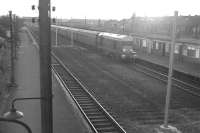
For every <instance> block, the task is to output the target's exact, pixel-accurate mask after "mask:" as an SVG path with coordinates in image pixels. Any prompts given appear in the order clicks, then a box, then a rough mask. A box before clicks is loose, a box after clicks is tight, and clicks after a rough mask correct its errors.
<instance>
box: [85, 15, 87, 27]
mask: <svg viewBox="0 0 200 133" xmlns="http://www.w3.org/2000/svg"><path fill="white" fill-rule="evenodd" d="M86 21H87V20H86V16H85V27H86V23H87V22H86Z"/></svg>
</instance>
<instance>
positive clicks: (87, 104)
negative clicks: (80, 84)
mask: <svg viewBox="0 0 200 133" xmlns="http://www.w3.org/2000/svg"><path fill="white" fill-rule="evenodd" d="M79 105H81V106H82V107H84V106H93V107H94V106H95V107H97V106H96V105H95V104H94V103H79Z"/></svg>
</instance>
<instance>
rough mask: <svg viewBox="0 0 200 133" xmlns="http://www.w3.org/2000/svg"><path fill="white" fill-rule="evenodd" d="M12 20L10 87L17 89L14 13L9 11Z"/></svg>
mask: <svg viewBox="0 0 200 133" xmlns="http://www.w3.org/2000/svg"><path fill="white" fill-rule="evenodd" d="M9 18H10V49H11V51H10V59H11V75H10V84H9V86H10V87H15V86H16V84H15V70H14V69H15V66H14V65H15V64H14V37H13V20H12V11H9Z"/></svg>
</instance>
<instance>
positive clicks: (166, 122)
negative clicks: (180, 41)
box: [164, 11, 178, 127]
mask: <svg viewBox="0 0 200 133" xmlns="http://www.w3.org/2000/svg"><path fill="white" fill-rule="evenodd" d="M177 17H178V12H177V11H175V12H174V24H173V33H172V43H171V48H170V60H169V72H168V82H167V95H166V105H165V118H164V127H168V118H169V107H170V98H171V87H172V75H173V61H174V49H175V39H176V20H177Z"/></svg>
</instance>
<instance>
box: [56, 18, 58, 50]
mask: <svg viewBox="0 0 200 133" xmlns="http://www.w3.org/2000/svg"><path fill="white" fill-rule="evenodd" d="M56 26H57V21H56ZM56 47H58V28H57V27H56Z"/></svg>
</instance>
